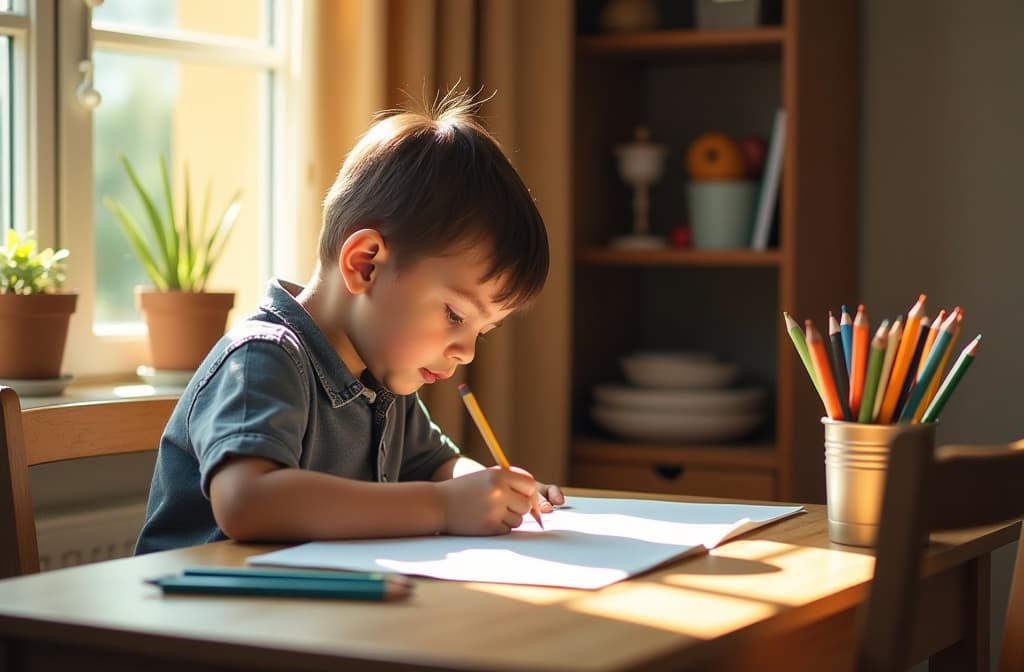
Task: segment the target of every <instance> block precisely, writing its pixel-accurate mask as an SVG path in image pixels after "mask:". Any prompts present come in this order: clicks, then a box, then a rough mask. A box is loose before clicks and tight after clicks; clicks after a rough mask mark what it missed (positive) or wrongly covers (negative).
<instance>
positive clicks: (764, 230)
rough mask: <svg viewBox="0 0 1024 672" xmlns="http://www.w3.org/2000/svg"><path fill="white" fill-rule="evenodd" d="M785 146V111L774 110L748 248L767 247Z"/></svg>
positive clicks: (759, 249) (761, 248)
mask: <svg viewBox="0 0 1024 672" xmlns="http://www.w3.org/2000/svg"><path fill="white" fill-rule="evenodd" d="M785 146H786V111H785V110H784V109H782V108H781V107H780V108H779V109H777V110H775V120H774V121H773V122H772V136H771V139H770V140H769V141H768V158H767V159H766V160H765V166H764V178H763V179H762V180H761V191H760V193H759V194H758V197H757V208H756V211H755V214H754V233H753V236H752V237H751V241H750V247H751V249H754V250H758V251H761V250H764V249H765V248H767V247H768V237H769V234H770V233H771V228H772V220H773V219H774V218H775V204H776V202H777V201H778V197H779V181H780V178H781V175H782V156H783V154H784V150H785Z"/></svg>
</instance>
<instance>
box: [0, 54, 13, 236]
mask: <svg viewBox="0 0 1024 672" xmlns="http://www.w3.org/2000/svg"><path fill="white" fill-rule="evenodd" d="M11 60H12V59H11V39H10V38H9V37H6V36H0V230H4V229H8V228H10V227H11V226H12V225H13V221H14V199H13V198H12V196H11V195H12V193H13V190H14V183H13V177H14V173H13V171H12V170H11V168H12V166H13V165H14V145H13V142H12V141H13V139H14V138H13V136H12V135H11V112H12V106H13V98H14V87H13V86H12V82H13V80H14V77H13V73H12V72H11ZM0 243H2V241H0Z"/></svg>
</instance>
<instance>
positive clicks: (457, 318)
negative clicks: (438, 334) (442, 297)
mask: <svg viewBox="0 0 1024 672" xmlns="http://www.w3.org/2000/svg"><path fill="white" fill-rule="evenodd" d="M444 308H445V310H447V311H448V321H449V322H451V323H452V324H455V325H461V324H462V323H463V322H465V320H464V319H463V318H462V316H461V315H459V314H458V313H456V312H455V311H454V310H452V307H451V306H445V307H444Z"/></svg>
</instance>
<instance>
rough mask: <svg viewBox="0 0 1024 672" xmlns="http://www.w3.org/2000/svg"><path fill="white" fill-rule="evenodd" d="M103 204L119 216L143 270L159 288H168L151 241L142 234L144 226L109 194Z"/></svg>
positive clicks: (118, 218)
mask: <svg viewBox="0 0 1024 672" xmlns="http://www.w3.org/2000/svg"><path fill="white" fill-rule="evenodd" d="M103 205H105V206H106V207H107V209H108V210H110V211H111V212H113V213H114V215H115V216H116V217H117V221H118V222H119V223H120V224H121V230H122V231H123V232H124V235H125V237H126V238H127V239H128V242H129V244H131V246H132V249H133V250H134V251H135V256H137V257H138V258H139V262H140V263H141V264H142V268H143V270H145V271H146V275H148V276H149V279H150V280H152V281H153V285H154V286H155V287H156V288H157V289H159V290H161V291H165V290H166V289H167V281H166V280H165V279H164V276H163V274H162V273H161V272H160V269H159V268H158V267H157V263H156V260H154V259H153V255H152V254H151V253H150V250H149V243H148V241H147V240H146V239H145V236H143V235H142V227H140V226H139V223H138V222H137V221H135V218H134V217H133V216H132V214H131V213H130V212H128V210H126V209H125V207H124V206H123V205H121V203H119V202H118V201H115V200H114V199H112V198H110V197H109V196H104V197H103Z"/></svg>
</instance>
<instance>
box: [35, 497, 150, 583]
mask: <svg viewBox="0 0 1024 672" xmlns="http://www.w3.org/2000/svg"><path fill="white" fill-rule="evenodd" d="M145 515H146V504H145V502H140V503H133V504H126V505H121V506H108V507H104V508H96V509H89V510H86V511H75V512H73V513H59V514H52V515H40V516H39V517H38V518H37V519H36V535H37V537H38V540H39V567H40V569H41V570H43V571H46V570H48V569H58V568H60V567H70V566H72V565H83V564H85V563H88V562H96V561H98V560H110V559H113V558H123V557H127V556H129V555H131V554H132V550H133V549H134V548H135V539H136V538H137V537H138V536H139V530H140V529H142V521H143V519H144V518H145Z"/></svg>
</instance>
